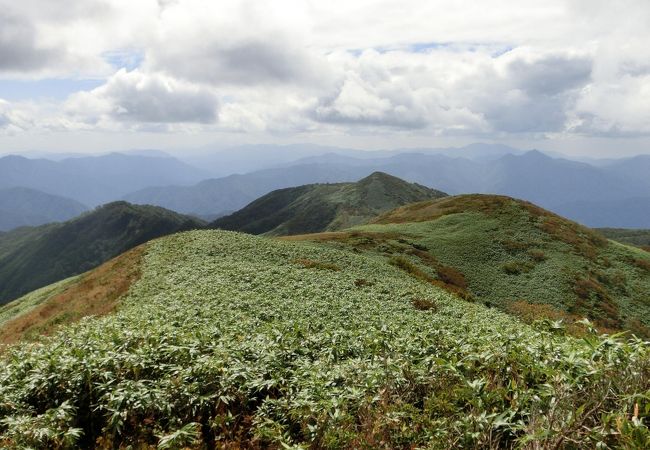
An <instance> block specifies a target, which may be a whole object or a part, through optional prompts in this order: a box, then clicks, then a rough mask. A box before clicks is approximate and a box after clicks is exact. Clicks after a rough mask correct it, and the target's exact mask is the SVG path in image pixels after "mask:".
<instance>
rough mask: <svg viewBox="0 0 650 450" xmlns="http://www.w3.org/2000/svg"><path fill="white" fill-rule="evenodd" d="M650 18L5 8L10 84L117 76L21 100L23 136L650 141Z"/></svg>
mask: <svg viewBox="0 0 650 450" xmlns="http://www.w3.org/2000/svg"><path fill="white" fill-rule="evenodd" d="M648 23H650V3H648V2H647V1H645V0H629V1H626V2H624V5H623V6H621V5H618V4H612V3H611V2H606V1H604V0H549V1H546V2H542V3H540V2H537V1H533V0H522V1H519V2H511V1H506V0H486V1H484V2H481V3H480V5H479V4H477V3H476V2H473V1H469V0H436V1H430V2H421V1H419V0H417V1H416V0H402V1H399V2H398V1H395V0H356V1H354V2H351V1H349V0H345V1H343V0H330V1H328V2H320V1H315V0H314V1H308V0H278V1H274V2H263V1H256V0H223V1H219V2H213V1H208V0H158V1H156V0H140V1H137V2H133V1H132V0H70V1H69V2H66V5H65V7H61V6H60V5H59V4H57V3H56V2H51V1H47V0H23V1H21V2H13V1H9V0H0V78H3V77H4V78H36V79H39V78H45V77H52V76H56V77H68V78H75V77H89V76H92V77H101V78H103V79H105V80H106V81H105V84H104V85H102V86H101V87H99V88H96V89H94V90H92V91H88V92H79V93H76V94H74V95H73V96H71V98H69V99H68V100H67V101H65V102H62V103H61V104H59V105H52V104H51V103H47V104H42V105H40V110H39V105H38V104H29V105H26V104H23V105H13V106H12V108H13V109H12V110H13V113H12V114H13V116H14V119H12V121H11V123H12V124H14V125H13V126H15V127H18V128H16V129H21V130H25V132H26V133H29V132H30V130H33V129H38V130H43V129H47V128H48V127H50V128H55V129H61V130H63V129H68V130H72V131H77V130H80V129H83V130H89V131H92V130H97V129H99V130H113V131H116V130H143V129H147V130H152V129H158V130H162V131H167V132H176V131H186V130H187V129H192V130H194V129H195V128H196V127H200V128H201V129H202V130H212V131H216V132H238V133H258V132H259V133H268V134H269V135H272V134H291V133H294V134H302V135H306V136H309V135H319V136H323V135H340V136H346V135H354V134H357V133H368V132H372V133H385V134H386V135H389V134H391V133H396V132H397V131H399V132H400V133H410V134H412V135H421V136H444V135H466V136H468V137H476V136H481V137H486V136H487V137H495V138H502V137H503V136H518V138H519V137H520V136H527V138H531V139H532V138H539V137H544V136H568V135H572V134H575V135H594V136H601V135H608V136H618V135H650V128H649V125H648V123H650V120H649V118H650V111H649V108H650V107H649V106H648V105H650V98H649V96H650V94H649V93H648V91H649V88H648V86H649V77H650V64H649V63H648V61H650V47H649V46H648V45H647V42H648V41H650V29H649V28H648V26H647V24H648ZM115 55H120V57H119V58H116V57H115ZM126 60H131V63H130V65H129V67H128V70H125V69H124V68H121V67H119V66H120V65H127V64H126V63H124V61H126ZM132 65H135V66H137V67H132ZM16 111H20V117H21V119H20V120H18V119H16V118H15V117H16V115H17V114H18V113H17V112H16ZM3 114H5V116H6V114H7V113H3ZM30 114H32V115H33V118H32V119H29V118H28V117H29V115H30ZM5 116H1V117H5ZM217 118H218V120H217ZM3 120H4V123H5V125H4V127H5V128H6V127H7V125H6V124H7V122H8V119H6V118H5V119H3ZM16 124H19V125H16Z"/></svg>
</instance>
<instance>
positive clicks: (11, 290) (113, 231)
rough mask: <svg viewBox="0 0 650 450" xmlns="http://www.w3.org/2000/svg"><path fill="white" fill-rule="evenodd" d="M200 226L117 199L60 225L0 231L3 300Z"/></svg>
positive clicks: (176, 215) (0, 296)
mask: <svg viewBox="0 0 650 450" xmlns="http://www.w3.org/2000/svg"><path fill="white" fill-rule="evenodd" d="M202 226H203V223H202V222H200V221H198V220H196V219H193V218H190V217H187V216H182V215H180V214H177V213H174V212H172V211H167V210H164V209H162V208H158V207H154V206H134V205H130V204H128V203H126V202H115V203H110V204H108V205H105V206H102V207H100V208H97V209H95V210H94V211H91V212H88V213H86V214H84V215H82V216H80V217H78V218H76V219H73V220H71V221H68V222H64V223H61V224H53V225H44V226H42V227H37V228H19V229H17V230H15V231H12V232H9V233H5V234H3V235H0V304H2V303H6V302H7V301H9V300H12V299H14V298H16V297H18V296H19V295H22V294H24V293H26V292H29V291H32V290H34V289H37V288H39V287H41V286H45V285H47V284H49V283H52V282H54V281H58V280H62V279H64V278H67V277H70V276H72V275H76V274H79V273H82V272H85V271H87V270H89V269H92V268H94V267H97V266H98V265H99V264H101V263H103V262H104V261H107V260H108V259H110V258H112V257H114V256H116V255H119V254H120V253H122V252H124V251H126V250H128V249H130V248H133V247H135V246H137V245H139V244H142V243H143V242H146V241H148V240H150V239H153V238H156V237H159V236H164V235H167V234H171V233H175V232H177V231H182V230H190V229H194V228H200V227H202Z"/></svg>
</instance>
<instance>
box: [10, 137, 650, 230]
mask: <svg viewBox="0 0 650 450" xmlns="http://www.w3.org/2000/svg"><path fill="white" fill-rule="evenodd" d="M375 171H381V172H385V173H388V174H391V175H394V176H397V177H400V178H402V179H404V180H406V181H409V182H416V183H419V184H422V185H424V186H427V187H429V188H432V189H438V190H441V191H444V192H447V193H449V194H460V193H495V194H503V195H509V196H512V197H516V198H521V199H525V200H529V201H532V202H534V203H536V204H539V205H540V206H543V207H545V208H548V209H550V210H552V211H555V212H557V213H559V214H562V215H564V216H566V217H568V218H571V219H574V220H577V221H579V222H581V223H584V224H585V225H589V226H599V227H606V226H611V227H635V228H650V217H649V216H648V208H647V207H644V205H648V203H649V202H650V177H649V176H647V174H648V173H650V156H637V157H633V158H627V159H619V160H596V161H592V162H589V163H587V162H580V161H573V160H569V159H566V158H561V157H557V155H554V156H553V157H552V156H549V155H548V154H545V153H542V152H539V151H528V152H524V151H521V150H518V149H514V148H511V147H507V146H503V145H487V144H473V145H469V146H467V147H463V148H455V149H453V148H442V149H398V150H385V151H361V150H352V149H345V148H335V147H321V146H314V145H305V146H299V145H292V146H273V145H264V146H252V145H251V146H242V147H236V148H230V149H227V150H222V151H215V152H209V151H203V152H190V151H188V152H187V154H183V153H181V152H177V153H175V154H174V157H172V156H170V155H168V154H165V153H162V152H158V151H153V150H149V151H142V152H131V153H127V154H117V153H113V154H107V155H101V156H86V157H73V158H64V159H61V160H59V161H50V160H46V159H27V158H24V157H18V156H7V157H4V158H0V188H10V187H23V188H29V189H35V190H40V191H42V192H43V193H46V194H50V195H57V196H62V197H66V198H68V199H70V200H74V201H76V202H79V203H81V204H82V205H85V206H88V207H93V206H96V205H98V204H102V203H106V202H110V201H114V200H119V199H124V200H126V201H129V202H131V203H136V204H152V205H157V206H161V207H164V208H167V209H171V210H173V211H176V212H179V213H183V214H193V215H197V216H200V217H204V218H206V219H209V220H212V219H214V218H215V217H219V216H223V215H225V214H228V213H231V212H233V211H236V210H238V209H241V208H243V207H244V206H246V205H247V204H248V203H250V202H252V201H253V200H255V199H257V198H259V197H261V196H262V195H265V194H267V193H269V192H271V191H273V190H276V189H282V188H287V187H294V186H300V185H304V184H311V183H337V182H354V181H357V180H359V179H361V178H363V177H365V176H368V175H369V174H371V173H372V172H375ZM220 175H225V176H220ZM0 209H1V208H0ZM22 214H23V216H24V218H23V219H21V220H13V222H11V223H16V224H18V225H23V224H25V225H37V224H39V223H43V221H42V220H41V219H37V218H30V217H32V216H35V215H36V212H33V211H32V213H31V214H28V213H27V212H23V213H22ZM64 218H65V217H64ZM55 220H58V219H55ZM5 229H7V226H5Z"/></svg>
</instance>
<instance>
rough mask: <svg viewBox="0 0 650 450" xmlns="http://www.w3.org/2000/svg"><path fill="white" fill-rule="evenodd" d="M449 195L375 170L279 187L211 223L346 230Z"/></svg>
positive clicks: (275, 230) (277, 232)
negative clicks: (345, 179)
mask: <svg viewBox="0 0 650 450" xmlns="http://www.w3.org/2000/svg"><path fill="white" fill-rule="evenodd" d="M446 195H447V194H445V193H444V192H440V191H437V190H434V189H430V188H427V187H425V186H422V185H418V184H412V183H407V182H405V181H404V180H401V179H399V178H397V177H393V176H391V175H388V174H385V173H382V172H375V173H372V174H370V175H369V176H367V177H366V178H363V179H362V180H359V181H357V182H355V183H338V184H308V185H303V186H299V187H295V188H286V189H280V190H276V191H273V192H271V193H269V194H267V195H265V196H263V197H261V198H259V199H257V200H255V201H254V202H252V203H251V204H249V205H248V206H246V207H245V208H243V209H241V210H240V211H237V212H235V213H234V214H231V215H229V216H226V217H222V218H219V219H217V220H216V221H214V222H212V223H211V224H210V226H211V227H213V228H221V229H226V230H234V231H244V232H247V233H253V234H268V235H274V236H284V235H291V234H302V233H314V232H319V231H332V230H340V229H343V228H348V227H351V226H354V225H359V224H362V223H365V222H367V221H368V220H370V219H371V218H373V217H376V216H377V215H379V214H380V213H382V212H385V211H388V210H391V209H393V208H396V207H398V206H402V205H405V204H409V203H414V202H418V201H423V200H430V199H433V198H441V197H444V196H446Z"/></svg>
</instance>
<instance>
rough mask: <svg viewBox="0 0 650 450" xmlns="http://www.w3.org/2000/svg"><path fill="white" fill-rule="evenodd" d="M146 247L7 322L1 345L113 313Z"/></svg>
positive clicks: (133, 278)
mask: <svg viewBox="0 0 650 450" xmlns="http://www.w3.org/2000/svg"><path fill="white" fill-rule="evenodd" d="M144 251H145V246H144V245H141V246H139V247H136V248H134V249H132V250H130V251H128V252H127V253H124V254H122V255H120V256H118V257H117V258H114V259H112V260H110V261H108V262H106V263H104V264H103V265H101V266H99V267H98V268H96V269H94V270H92V271H90V272H88V273H86V274H84V275H82V276H81V278H80V280H79V281H77V282H75V283H73V284H71V285H70V286H68V287H67V288H66V289H65V290H64V291H63V292H61V293H59V294H57V295H54V296H52V297H51V298H49V299H47V300H46V301H45V302H43V303H42V304H40V305H39V306H37V307H36V308H34V309H32V310H31V311H29V312H27V313H25V314H22V315H20V316H18V317H16V318H14V319H13V320H11V321H9V322H7V323H6V324H5V325H4V326H3V327H2V329H1V330H0V343H2V344H9V343H12V342H16V341H19V340H21V339H23V338H26V337H33V336H34V337H35V336H38V335H41V334H50V333H52V332H53V331H54V330H55V329H56V328H58V327H59V326H61V325H64V324H68V323H72V322H75V321H77V320H79V319H81V318H82V317H86V316H102V315H105V314H108V313H110V312H112V311H113V310H115V308H116V307H117V306H118V304H119V300H120V298H121V297H122V296H123V295H124V294H126V293H127V291H128V290H129V288H130V287H131V285H132V284H133V283H134V282H135V281H137V280H138V279H139V278H140V266H141V262H142V257H143V255H144Z"/></svg>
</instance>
